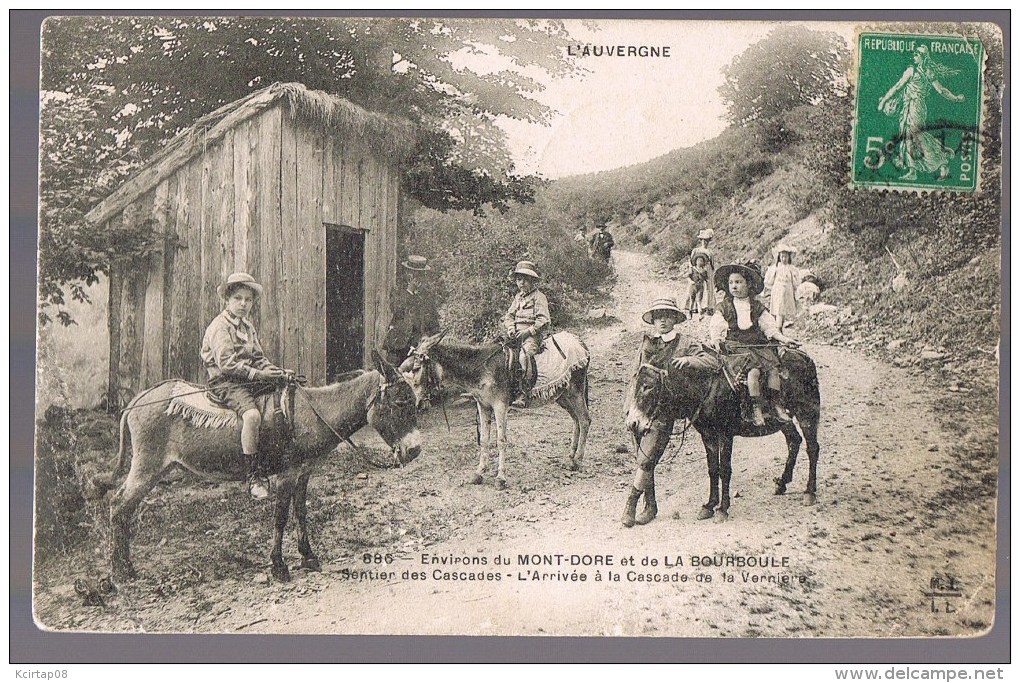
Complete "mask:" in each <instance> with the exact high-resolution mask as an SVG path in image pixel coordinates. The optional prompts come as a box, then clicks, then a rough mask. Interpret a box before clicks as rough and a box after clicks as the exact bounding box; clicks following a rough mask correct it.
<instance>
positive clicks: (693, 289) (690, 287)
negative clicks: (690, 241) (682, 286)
mask: <svg viewBox="0 0 1020 683" xmlns="http://www.w3.org/2000/svg"><path fill="white" fill-rule="evenodd" d="M710 256H711V254H709V253H708V252H706V251H704V250H702V249H700V248H697V249H695V250H694V251H692V252H691V267H690V271H689V272H688V273H687V315H689V316H693V315H694V311H695V309H696V310H697V311H698V313H699V314H703V313H705V311H706V310H707V309H706V307H705V306H702V301H703V299H704V296H705V289H707V288H708V287H709V284H708V283H709V279H708V261H709V257H710Z"/></svg>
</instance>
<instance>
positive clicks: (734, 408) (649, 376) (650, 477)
mask: <svg viewBox="0 0 1020 683" xmlns="http://www.w3.org/2000/svg"><path fill="white" fill-rule="evenodd" d="M648 355H649V352H648V338H647V337H646V338H645V343H644V344H642V363H641V365H640V367H639V368H638V372H637V376H636V377H635V378H634V383H633V385H632V390H631V394H630V396H629V410H628V412H627V426H628V428H629V429H630V430H631V431H632V432H633V434H634V440H635V443H636V444H637V450H638V466H637V471H636V472H635V475H634V485H633V487H632V489H631V492H630V495H629V496H628V498H627V506H626V508H625V509H624V513H623V519H622V521H623V525H624V526H628V527H629V526H633V525H634V524H635V523H637V524H647V523H648V522H651V521H652V520H653V519H655V515H656V514H657V512H658V508H657V505H656V501H655V466H656V464H658V462H659V458H661V457H662V453H663V451H665V449H666V445H667V444H668V443H669V438H670V435H671V434H672V432H673V425H674V423H675V422H676V421H677V420H690V423H691V424H692V425H693V426H694V428H695V429H696V430H698V433H699V434H700V435H701V440H702V442H704V444H705V455H706V457H707V459H708V476H709V497H708V502H707V503H706V504H705V505H704V506H703V507H702V509H701V511H700V512H699V513H698V519H708V518H709V517H712V516H713V515H714V514H716V507H717V506H718V518H717V519H718V520H719V521H723V520H725V519H726V518H727V516H728V511H729V508H730V475H731V474H732V471H733V468H732V457H733V438H734V437H735V436H744V437H757V436H768V435H769V434H774V433H776V432H779V431H781V432H782V433H783V436H785V437H786V445H787V449H788V455H787V458H786V467H785V469H784V470H783V474H782V476H781V477H779V478H777V479H775V484H776V489H775V492H776V495H781V494H784V493H786V485H787V484H789V483H790V482H791V481H792V480H793V468H794V466H795V465H796V463H797V453H798V452H799V451H800V445H801V442H802V441H803V439H802V438H801V435H800V433H798V431H797V427H796V426H795V425H794V423H792V422H780V421H778V420H776V419H775V418H772V417H769V418H768V419H767V420H766V424H765V426H764V427H760V428H758V427H755V426H754V425H753V424H752V423H751V422H749V421H747V420H744V419H743V418H742V417H741V410H740V401H739V398H738V396H737V394H736V393H735V392H734V391H733V390H732V389H731V388H730V385H729V383H728V382H727V381H726V379H725V378H724V376H723V374H722V369H721V368H722V365H721V361H720V360H719V358H718V357H717V356H715V355H712V354H710V353H699V354H696V355H692V356H684V357H682V358H680V359H679V365H680V367H676V366H675V365H672V364H670V363H669V362H668V361H667V362H665V363H663V364H662V367H660V366H659V365H655V364H652V363H649V362H646V359H647V358H648ZM780 367H781V369H782V371H783V374H784V376H785V377H786V379H784V380H783V388H782V400H783V403H784V405H785V406H786V408H787V410H788V411H789V412H790V414H791V415H792V416H793V417H794V419H795V420H796V421H797V423H798V424H799V425H800V429H801V431H803V433H804V439H806V440H807V454H808V460H809V462H810V470H809V473H808V481H807V489H806V490H805V492H804V496H803V503H804V504H805V505H814V503H815V484H816V476H817V468H818V418H819V415H820V412H821V399H820V396H819V391H818V374H817V372H816V370H815V364H814V361H812V360H811V358H810V357H808V355H807V354H805V353H803V352H802V351H797V350H793V349H787V350H785V352H784V353H783V354H782V355H781V362H780ZM720 482H721V484H722V487H721V488H722V490H721V492H720V486H719V485H720ZM642 495H644V497H645V506H644V509H643V510H642V511H641V513H640V514H639V515H637V516H635V512H636V510H637V503H638V500H639V499H640V498H641V496H642Z"/></svg>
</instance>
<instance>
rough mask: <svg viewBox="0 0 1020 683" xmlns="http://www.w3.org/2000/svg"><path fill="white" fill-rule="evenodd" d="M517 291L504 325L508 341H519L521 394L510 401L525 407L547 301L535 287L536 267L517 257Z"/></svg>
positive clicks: (514, 274)
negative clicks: (518, 259)
mask: <svg viewBox="0 0 1020 683" xmlns="http://www.w3.org/2000/svg"><path fill="white" fill-rule="evenodd" d="M510 278H511V279H512V280H513V281H514V282H515V283H516V285H517V294H516V295H515V296H514V300H513V301H512V302H511V303H510V308H508V309H507V311H506V314H505V315H504V316H503V328H504V329H505V330H506V335H507V338H508V339H509V340H510V341H511V342H517V341H519V342H520V344H521V351H522V353H521V354H520V361H521V362H520V364H521V384H520V389H521V395H520V398H518V399H517V400H516V401H514V403H513V405H514V406H515V407H518V408H525V407H527V405H528V400H529V399H530V394H531V387H532V385H533V384H534V382H535V379H536V376H535V375H536V371H535V360H534V359H535V356H536V355H538V352H539V349H541V348H542V339H543V332H544V330H545V328H547V327H548V326H549V323H550V318H549V301H548V300H547V299H546V298H545V294H543V293H542V292H541V291H539V289H538V281H539V279H540V276H539V274H538V268H536V267H535V264H534V263H532V262H531V261H519V262H518V263H517V267H516V268H514V269H513V270H512V271H511V272H510Z"/></svg>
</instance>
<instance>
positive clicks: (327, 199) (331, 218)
mask: <svg viewBox="0 0 1020 683" xmlns="http://www.w3.org/2000/svg"><path fill="white" fill-rule="evenodd" d="M319 139H320V140H322V191H321V194H320V196H321V197H322V222H323V223H336V222H337V221H336V193H335V192H333V184H334V178H335V177H336V176H335V175H334V174H335V173H336V156H335V154H336V148H335V143H334V137H333V135H332V133H331V132H329V131H321V132H320V138H319Z"/></svg>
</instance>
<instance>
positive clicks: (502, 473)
mask: <svg viewBox="0 0 1020 683" xmlns="http://www.w3.org/2000/svg"><path fill="white" fill-rule="evenodd" d="M443 335H444V333H443V332H440V333H438V334H435V335H433V336H431V337H425V338H424V339H422V342H421V344H419V345H418V347H417V348H416V349H414V351H413V352H412V354H411V356H409V357H408V358H407V360H405V361H404V362H403V363H402V364H401V366H400V369H401V371H402V372H404V373H405V376H408V377H410V381H411V384H412V386H414V387H415V393H416V394H417V395H418V396H419V397H421V396H422V395H423V394H424V393H426V391H427V387H428V384H429V383H430V381H431V380H430V378H431V377H433V376H435V377H436V378H437V379H438V381H440V382H441V381H444V380H445V381H449V382H450V383H451V384H454V385H456V386H458V387H460V388H462V389H464V390H466V391H467V392H468V393H470V394H471V396H472V397H473V398H474V399H475V402H476V403H477V404H478V427H479V431H478V446H479V459H478V468H477V469H476V470H475V475H474V477H473V478H472V479H471V483H472V484H481V483H482V481H483V479H482V477H483V476H484V475H485V473H486V472H487V470H488V469H489V441H490V439H491V436H492V422H493V419H495V422H496V449H497V451H498V452H499V464H498V467H497V470H496V488H497V489H499V490H503V489H505V488H506V469H505V464H506V420H507V412H508V410H509V406H510V402H511V400H512V397H513V391H514V387H515V384H516V382H515V380H514V379H512V378H511V374H510V363H515V362H516V361H514V360H513V359H512V358H511V355H510V352H509V351H508V350H507V349H506V348H505V347H504V346H502V345H500V344H482V345H480V346H473V345H471V344H462V343H458V342H450V341H443ZM546 344H547V346H546V349H545V351H543V352H542V353H540V354H539V355H538V357H537V361H538V368H539V378H538V384H537V385H536V388H535V396H534V399H533V400H532V403H531V405H533V406H537V405H541V404H542V403H544V402H549V401H555V402H556V403H558V404H559V405H560V406H562V407H563V409H564V410H566V411H567V413H568V414H569V415H570V417H571V419H572V420H573V421H574V435H573V438H572V439H571V442H570V458H569V462H568V467H569V468H570V469H571V470H573V471H577V470H579V469H581V461H582V460H583V459H584V448H585V444H586V442H587V440H588V428H589V427H590V426H591V414H590V413H589V411H588V366H589V364H590V362H591V354H590V353H589V352H588V348H587V347H586V346H585V345H584V342H582V341H581V340H580V339H579V338H578V337H577V336H576V335H574V334H571V333H570V332H558V333H556V334H555V335H552V337H549V338H547V339H546ZM543 357H544V359H543ZM550 366H552V367H553V368H555V370H554V371H552V372H551V374H552V375H553V376H551V377H546V376H545V372H544V371H545V369H546V368H549V367H550Z"/></svg>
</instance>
